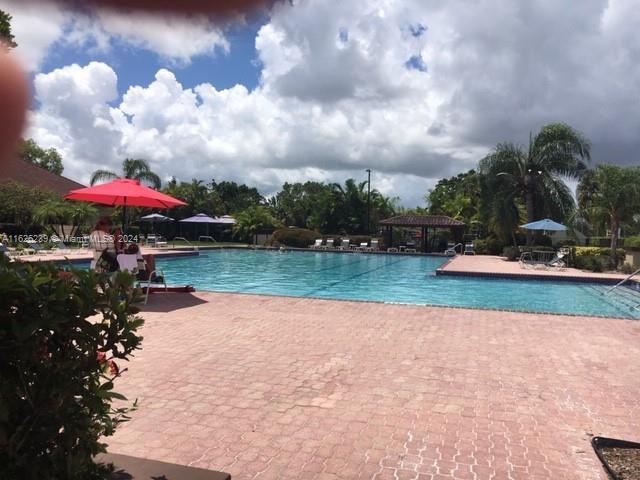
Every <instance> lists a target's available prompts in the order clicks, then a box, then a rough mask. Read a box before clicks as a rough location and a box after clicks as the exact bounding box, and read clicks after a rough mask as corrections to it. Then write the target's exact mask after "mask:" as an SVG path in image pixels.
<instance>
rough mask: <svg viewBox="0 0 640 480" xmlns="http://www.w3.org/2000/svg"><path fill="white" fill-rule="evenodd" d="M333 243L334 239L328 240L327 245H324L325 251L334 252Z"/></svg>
mask: <svg viewBox="0 0 640 480" xmlns="http://www.w3.org/2000/svg"><path fill="white" fill-rule="evenodd" d="M333 243H334V240H333V238H327V243H326V244H325V245H324V249H325V250H333V248H334V246H333Z"/></svg>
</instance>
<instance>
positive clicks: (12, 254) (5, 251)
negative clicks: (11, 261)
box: [0, 243, 19, 258]
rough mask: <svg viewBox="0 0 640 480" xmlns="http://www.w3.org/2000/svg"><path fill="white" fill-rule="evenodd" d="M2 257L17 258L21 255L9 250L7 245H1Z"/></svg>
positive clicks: (12, 249) (0, 252) (11, 249)
mask: <svg viewBox="0 0 640 480" xmlns="http://www.w3.org/2000/svg"><path fill="white" fill-rule="evenodd" d="M0 255H4V256H6V257H7V258H13V257H17V256H18V255H19V253H18V252H17V251H16V250H15V249H14V248H9V247H7V246H6V245H4V244H2V243H0Z"/></svg>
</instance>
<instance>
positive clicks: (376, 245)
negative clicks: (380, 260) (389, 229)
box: [369, 238, 380, 252]
mask: <svg viewBox="0 0 640 480" xmlns="http://www.w3.org/2000/svg"><path fill="white" fill-rule="evenodd" d="M369 250H370V251H372V252H373V251H377V250H380V240H378V239H377V238H372V239H371V245H370V246H369Z"/></svg>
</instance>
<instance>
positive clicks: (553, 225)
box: [520, 218, 567, 232]
mask: <svg viewBox="0 0 640 480" xmlns="http://www.w3.org/2000/svg"><path fill="white" fill-rule="evenodd" d="M520 227H521V228H524V229H525V230H545V231H547V232H559V231H564V230H566V229H567V227H566V226H565V225H562V224H561V223H558V222H554V221H553V220H551V219H550V218H545V219H543V220H538V221H537V222H531V223H525V224H524V225H520Z"/></svg>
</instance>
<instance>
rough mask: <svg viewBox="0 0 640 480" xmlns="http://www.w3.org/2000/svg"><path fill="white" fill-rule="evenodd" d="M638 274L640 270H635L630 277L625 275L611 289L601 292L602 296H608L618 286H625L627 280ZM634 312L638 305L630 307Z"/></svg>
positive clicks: (639, 305)
mask: <svg viewBox="0 0 640 480" xmlns="http://www.w3.org/2000/svg"><path fill="white" fill-rule="evenodd" d="M638 273H640V268H639V269H638V270H636V271H635V272H633V273H632V274H630V275H627V276H626V277H624V278H623V279H622V280H620V281H619V282H618V283H616V284H615V285H614V286H613V287H611V288H608V289H607V290H605V291H604V292H602V295H609V294H610V293H611V292H613V291H614V290H615V289H616V288H618V287H619V286H621V285H623V284H625V283H626V282H628V281H629V280H631V278H633V277H635V276H636V275H637V274H638ZM631 308H632V309H634V310H638V309H639V308H640V303H638V304H636V305H634V306H632V307H631Z"/></svg>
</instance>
